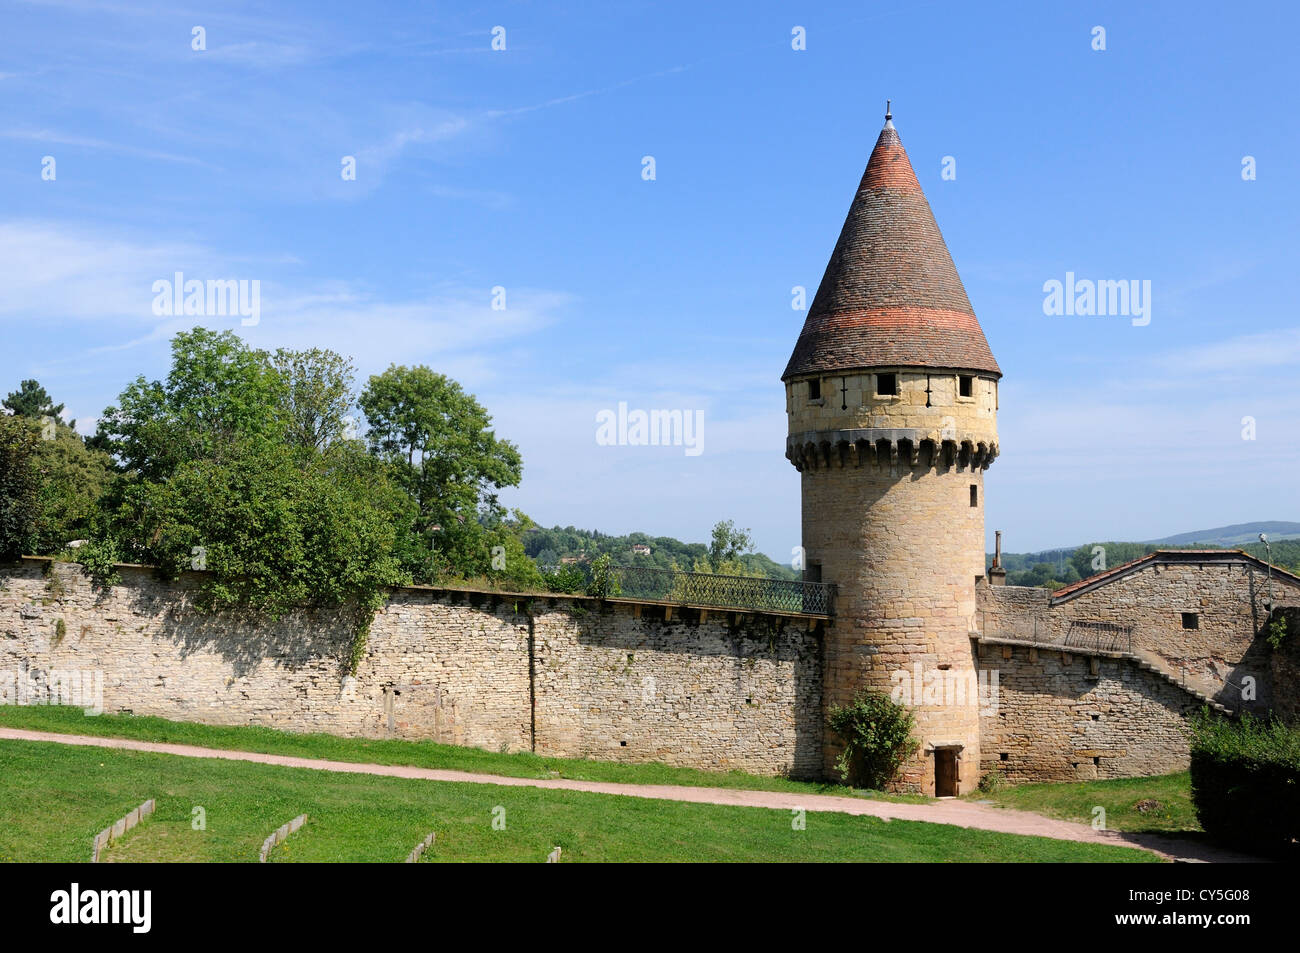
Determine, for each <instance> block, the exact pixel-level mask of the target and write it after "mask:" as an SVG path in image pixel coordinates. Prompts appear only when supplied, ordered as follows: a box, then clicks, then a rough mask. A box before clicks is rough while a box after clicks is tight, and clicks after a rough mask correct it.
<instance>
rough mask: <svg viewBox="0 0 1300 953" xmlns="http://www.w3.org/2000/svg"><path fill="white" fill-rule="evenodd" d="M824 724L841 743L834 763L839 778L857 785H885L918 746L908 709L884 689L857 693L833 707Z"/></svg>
mask: <svg viewBox="0 0 1300 953" xmlns="http://www.w3.org/2000/svg"><path fill="white" fill-rule="evenodd" d="M826 723H827V724H828V725H829V726H830V729H831V731H833V732H835V734H837V735H839V737H840V740H841V741H843V742H844V750H843V751H842V752H841V753H840V757H839V760H838V761H837V762H836V764H835V766H836V768H838V769H839V772H840V777H841V778H842V779H843V780H845V781H847V782H849V783H851V784H855V785H857V786H860V787H867V788H882V787H884V786H885V785H886V784H888V783H889V782H890V781H892V780H893V779H894V777H895V775H897V774H898V769H899V768H900V767H901V766H902V764H903V762H904V761H906V760H907V759H908V758H910V757H911V756H912V755H913V754H914V753H915V752H916V749H917V747H918V742H917V740H916V739H915V738H914V737H913V736H912V727H913V724H914V722H913V718H912V713H911V711H909V710H908V708H907V706H906V705H900V704H899V703H898V702H895V701H894V700H893V699H892V698H890V697H889V696H888V695H887V694H885V693H884V692H876V691H863V692H859V693H858V694H856V695H854V696H853V701H852V702H851V703H850V704H848V705H844V706H839V707H835V708H832V709H831V710H830V712H829V713H828V714H827V717H826Z"/></svg>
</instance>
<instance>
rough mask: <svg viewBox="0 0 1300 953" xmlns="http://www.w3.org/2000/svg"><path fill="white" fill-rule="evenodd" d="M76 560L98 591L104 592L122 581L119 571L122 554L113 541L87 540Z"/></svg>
mask: <svg viewBox="0 0 1300 953" xmlns="http://www.w3.org/2000/svg"><path fill="white" fill-rule="evenodd" d="M76 559H77V562H79V563H80V564H81V572H82V574H83V575H85V576H87V577H89V578H90V582H91V584H92V585H93V586H94V587H95V588H96V589H99V590H101V591H103V590H105V589H108V588H110V587H112V586H116V585H117V584H118V583H119V582H121V581H122V574H121V573H119V572H118V571H117V564H118V563H120V562H121V561H122V552H121V550H119V549H118V548H117V543H116V542H114V541H113V540H112V539H107V538H99V537H97V538H95V539H89V540H87V541H86V542H84V543H82V545H81V548H80V549H78V550H77V555H76Z"/></svg>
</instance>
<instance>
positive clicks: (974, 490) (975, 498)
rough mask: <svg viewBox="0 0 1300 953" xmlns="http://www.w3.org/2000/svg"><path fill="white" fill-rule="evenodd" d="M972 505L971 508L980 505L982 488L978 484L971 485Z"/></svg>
mask: <svg viewBox="0 0 1300 953" xmlns="http://www.w3.org/2000/svg"><path fill="white" fill-rule="evenodd" d="M970 505H971V506H979V505H980V488H979V485H978V484H976V483H972V484H971V485H970Z"/></svg>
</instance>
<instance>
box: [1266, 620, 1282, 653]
mask: <svg viewBox="0 0 1300 953" xmlns="http://www.w3.org/2000/svg"><path fill="white" fill-rule="evenodd" d="M1286 635H1287V628H1286V616H1284V615H1280V616H1278V617H1277V618H1276V619H1273V620H1272V621H1271V622H1269V624H1268V636H1267V638H1268V644H1269V645H1271V646H1272V647H1273V648H1275V649H1280V648H1281V647H1282V642H1283V641H1284V640H1285V639H1286Z"/></svg>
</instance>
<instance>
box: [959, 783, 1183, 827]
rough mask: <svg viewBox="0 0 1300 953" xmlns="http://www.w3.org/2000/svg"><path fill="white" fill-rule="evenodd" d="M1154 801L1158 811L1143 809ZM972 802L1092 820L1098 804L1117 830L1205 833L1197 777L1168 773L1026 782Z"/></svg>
mask: <svg viewBox="0 0 1300 953" xmlns="http://www.w3.org/2000/svg"><path fill="white" fill-rule="evenodd" d="M1147 799H1154V800H1156V801H1159V802H1160V807H1159V808H1158V809H1156V810H1149V811H1148V812H1147V813H1145V814H1144V813H1141V812H1140V811H1138V810H1137V803H1138V802H1139V801H1142V800H1147ZM970 800H976V801H978V800H990V801H994V802H995V803H997V804H999V805H1001V806H1002V807H1012V808H1016V809H1018V810H1022V811H1033V812H1035V813H1037V814H1045V815H1047V816H1048V817H1059V818H1062V819H1064V820H1070V821H1082V822H1084V823H1085V824H1087V823H1091V822H1092V819H1093V808H1094V807H1097V806H1100V807H1104V808H1105V809H1106V826H1107V827H1108V828H1109V829H1110V830H1113V831H1159V832H1161V833H1180V832H1199V831H1200V829H1201V826H1200V824H1198V823H1197V822H1196V809H1195V807H1194V806H1193V805H1192V787H1191V775H1189V774H1188V773H1187V772H1186V771H1184V772H1182V773H1180V774H1164V775H1159V776H1157V777H1151V778H1120V779H1117V780H1113V781H1080V782H1078V783H1063V784H1022V785H1018V786H1015V787H1007V788H1002V789H1001V790H998V791H995V792H993V793H992V794H982V793H979V794H973V795H971V796H970Z"/></svg>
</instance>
